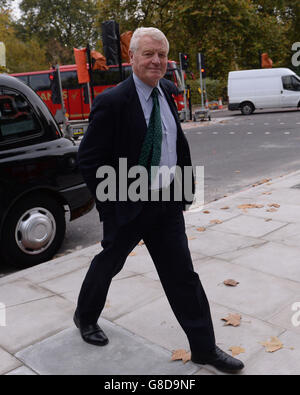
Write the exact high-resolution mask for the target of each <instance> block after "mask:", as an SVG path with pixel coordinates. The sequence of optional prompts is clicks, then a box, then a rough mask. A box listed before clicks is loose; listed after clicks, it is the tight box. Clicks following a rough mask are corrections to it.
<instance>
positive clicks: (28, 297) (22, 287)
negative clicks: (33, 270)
mask: <svg viewBox="0 0 300 395" xmlns="http://www.w3.org/2000/svg"><path fill="white" fill-rule="evenodd" d="M51 295H53V294H52V292H50V291H48V290H45V289H43V288H41V287H39V286H38V285H36V284H33V283H32V282H30V281H27V280H23V279H19V280H16V281H12V282H10V283H7V284H4V285H2V286H1V287H0V303H4V305H5V306H6V308H8V307H10V306H15V305H20V304H23V303H28V302H30V301H33V300H38V299H42V298H47V297H49V296H51Z"/></svg>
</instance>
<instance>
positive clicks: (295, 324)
mask: <svg viewBox="0 0 300 395" xmlns="http://www.w3.org/2000/svg"><path fill="white" fill-rule="evenodd" d="M268 322H270V323H272V324H274V325H279V326H281V327H284V328H287V329H288V330H291V331H294V332H296V333H297V334H298V335H299V336H300V292H299V294H298V295H295V296H294V297H293V298H292V299H291V300H289V301H288V302H287V303H286V305H285V306H283V307H282V309H281V310H280V311H279V312H278V313H276V314H274V315H273V316H272V317H270V318H269V319H268Z"/></svg>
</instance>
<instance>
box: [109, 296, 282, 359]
mask: <svg viewBox="0 0 300 395" xmlns="http://www.w3.org/2000/svg"><path fill="white" fill-rule="evenodd" d="M210 309H211V314H212V319H213V323H214V329H215V334H216V339H217V344H218V345H219V346H220V348H222V349H223V350H224V351H226V352H228V353H230V351H229V348H230V347H232V346H240V347H243V348H245V354H241V355H240V356H239V358H240V359H241V360H243V361H244V362H246V361H247V360H249V359H250V358H251V357H252V356H253V355H254V354H255V353H256V352H258V351H259V350H260V349H261V345H260V344H259V342H260V341H264V339H265V337H268V336H278V335H279V334H281V333H282V332H284V330H285V329H284V328H282V327H280V326H278V325H272V324H270V323H266V322H265V321H263V320H258V319H255V318H254V317H252V316H247V315H245V314H243V315H242V320H241V325H240V326H239V327H232V326H225V322H224V321H223V320H222V318H224V317H227V316H228V314H230V313H234V312H236V310H231V309H228V308H227V307H224V306H221V305H219V304H217V303H214V302H211V301H210ZM141 317H143V319H141ZM115 322H116V323H117V324H118V325H120V326H122V327H124V328H126V329H128V330H130V331H134V332H135V333H136V334H138V335H140V336H143V337H145V338H146V339H148V340H149V341H152V342H155V343H157V344H159V345H160V346H162V347H164V348H167V349H168V350H170V351H172V350H177V349H185V350H187V351H188V350H189V349H190V348H189V344H188V341H187V339H186V336H185V334H184V332H183V330H182V328H181V327H180V325H179V324H178V322H177V321H176V319H175V317H174V314H173V313H172V310H171V308H170V306H169V304H168V302H167V300H166V298H160V299H158V300H156V301H154V302H152V303H150V304H148V305H146V306H143V307H141V308H140V309H137V310H135V311H132V312H131V313H129V314H127V315H125V316H123V317H121V318H120V319H118V320H116V321H115Z"/></svg>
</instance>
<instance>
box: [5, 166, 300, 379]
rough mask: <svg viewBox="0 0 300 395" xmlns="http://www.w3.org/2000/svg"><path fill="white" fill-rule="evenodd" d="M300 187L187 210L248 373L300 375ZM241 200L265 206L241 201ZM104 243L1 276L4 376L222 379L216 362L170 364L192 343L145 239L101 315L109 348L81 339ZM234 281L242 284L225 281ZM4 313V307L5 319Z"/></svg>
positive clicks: (218, 324)
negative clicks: (275, 345)
mask: <svg viewBox="0 0 300 395" xmlns="http://www.w3.org/2000/svg"><path fill="white" fill-rule="evenodd" d="M299 184H300V171H298V172H295V173H293V174H290V175H288V176H285V177H282V178H279V179H276V180H272V181H271V182H266V183H263V184H262V185H260V186H256V187H252V188H249V189H248V190H245V191H243V192H240V193H238V194H235V195H233V196H230V197H227V198H224V199H222V200H219V201H217V202H214V203H211V204H208V205H207V206H206V207H205V210H202V211H194V212H188V213H186V214H185V218H186V226H187V234H188V237H189V244H190V249H191V252H192V256H193V260H194V265H195V270H196V271H197V272H198V273H199V275H200V278H201V281H202V283H203V285H204V288H205V290H206V293H207V296H208V298H209V301H210V305H211V311H212V316H213V321H214V326H215V332H216V339H217V344H218V345H219V346H220V347H221V348H222V349H224V350H226V351H227V350H228V349H229V348H230V347H231V346H240V347H242V348H244V349H245V352H244V353H242V354H240V355H239V356H238V358H240V359H241V360H243V361H244V363H245V369H244V370H243V371H242V373H241V374H244V375H250V374H273V375H275V374H276V375H283V374H289V375H291V374H299V373H300V325H299V326H297V324H298V323H300V314H299V312H300V189H299V188H298V187H299ZM297 185H298V187H297ZM242 204H244V205H246V204H252V205H258V206H257V207H256V208H248V209H243V208H238V206H239V205H242ZM273 204H275V207H274V206H270V205H273ZM278 205H280V207H278ZM242 207H245V206H242ZM205 211H206V213H205ZM214 220H219V221H222V222H221V223H216V222H219V221H214ZM211 221H214V223H212V222H211ZM200 227H204V228H205V231H203V232H200V231H199V230H197V229H198V228H200ZM100 249H101V246H100V244H99V245H95V246H92V247H89V248H86V249H84V250H82V251H78V252H75V253H72V254H70V255H66V256H64V257H60V258H58V259H55V260H53V261H51V262H47V263H44V264H42V265H39V266H37V267H34V268H30V269H27V270H24V271H20V272H18V273H14V274H12V275H10V276H7V277H4V278H2V279H0V302H1V303H3V304H5V306H6V326H0V373H1V374H10V375H20V374H76V375H80V374H100V375H101V374H146V375H152V374H163V375H166V374H169V375H179V374H187V375H204V374H216V370H214V369H213V368H211V367H209V366H200V365H196V364H193V363H192V362H187V363H186V364H183V363H182V361H176V362H172V361H171V354H172V350H175V349H180V348H184V349H186V350H188V344H187V341H186V338H185V336H184V334H183V332H182V330H181V328H180V327H179V326H178V324H177V322H176V320H175V318H174V316H173V314H172V312H171V309H170V307H169V306H168V303H167V301H166V298H165V296H164V292H163V290H162V287H161V285H160V282H159V281H158V277H157V274H156V272H155V269H154V265H153V263H152V261H151V259H150V257H149V255H148V253H147V250H146V248H145V246H144V245H141V246H137V247H136V248H135V250H134V254H132V255H131V256H129V257H128V260H127V262H126V265H125V267H124V269H123V271H121V273H119V275H118V276H117V277H116V278H115V279H114V280H113V283H112V286H111V289H110V292H109V295H108V300H107V303H106V307H105V309H104V313H103V316H102V318H101V319H100V322H99V323H100V325H101V326H102V327H103V329H104V330H105V331H106V333H107V335H108V337H109V338H110V343H109V344H108V345H107V346H106V347H103V348H98V347H94V346H91V345H88V344H86V343H84V342H83V341H82V340H81V338H80V336H79V332H78V330H77V329H76V328H75V327H74V325H73V323H72V316H73V312H74V308H75V302H76V298H77V295H78V292H79V289H80V286H81V283H82V280H83V278H84V276H85V273H86V271H87V268H88V265H89V262H90V260H91V258H92V257H93V256H94V254H95V253H96V252H98V251H99V250H100ZM170 264H171V263H170ZM229 278H231V279H235V280H236V281H238V282H239V284H238V285H237V286H236V287H229V286H226V285H224V284H223V281H224V280H226V279H229ZM296 302H298V305H297V304H296ZM292 307H294V308H295V310H292ZM297 309H298V310H297ZM229 313H239V314H240V315H241V316H242V319H241V324H240V326H237V327H233V326H229V325H228V326H225V325H224V324H225V322H224V321H223V320H222V318H223V317H226V316H227V315H228V314H229ZM3 315H4V310H1V309H0V325H3V319H4V317H3ZM292 319H293V320H292ZM1 320H2V321H1ZM272 336H276V337H278V338H279V339H280V341H281V342H282V343H283V345H284V347H283V348H282V349H280V350H278V351H275V352H273V353H268V352H266V351H265V348H264V347H263V345H262V344H260V342H265V341H267V340H270V339H271V337H272Z"/></svg>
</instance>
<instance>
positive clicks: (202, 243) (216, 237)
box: [189, 228, 261, 257]
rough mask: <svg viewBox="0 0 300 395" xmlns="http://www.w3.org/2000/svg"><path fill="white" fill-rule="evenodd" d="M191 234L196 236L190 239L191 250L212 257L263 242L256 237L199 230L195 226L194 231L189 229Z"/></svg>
mask: <svg viewBox="0 0 300 395" xmlns="http://www.w3.org/2000/svg"><path fill="white" fill-rule="evenodd" d="M189 235H190V236H193V237H195V239H193V240H189V246H190V249H191V251H192V252H195V253H200V254H203V255H206V256H210V257H211V256H216V255H219V254H224V253H226V252H227V253H228V252H233V251H236V250H239V249H241V248H246V247H251V246H254V245H256V244H258V243H261V241H259V240H258V239H255V238H251V237H247V236H241V235H235V234H231V233H226V232H221V231H218V230H215V229H207V230H206V231H205V232H198V231H197V230H196V228H195V229H194V230H193V231H191V230H190V231H189Z"/></svg>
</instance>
